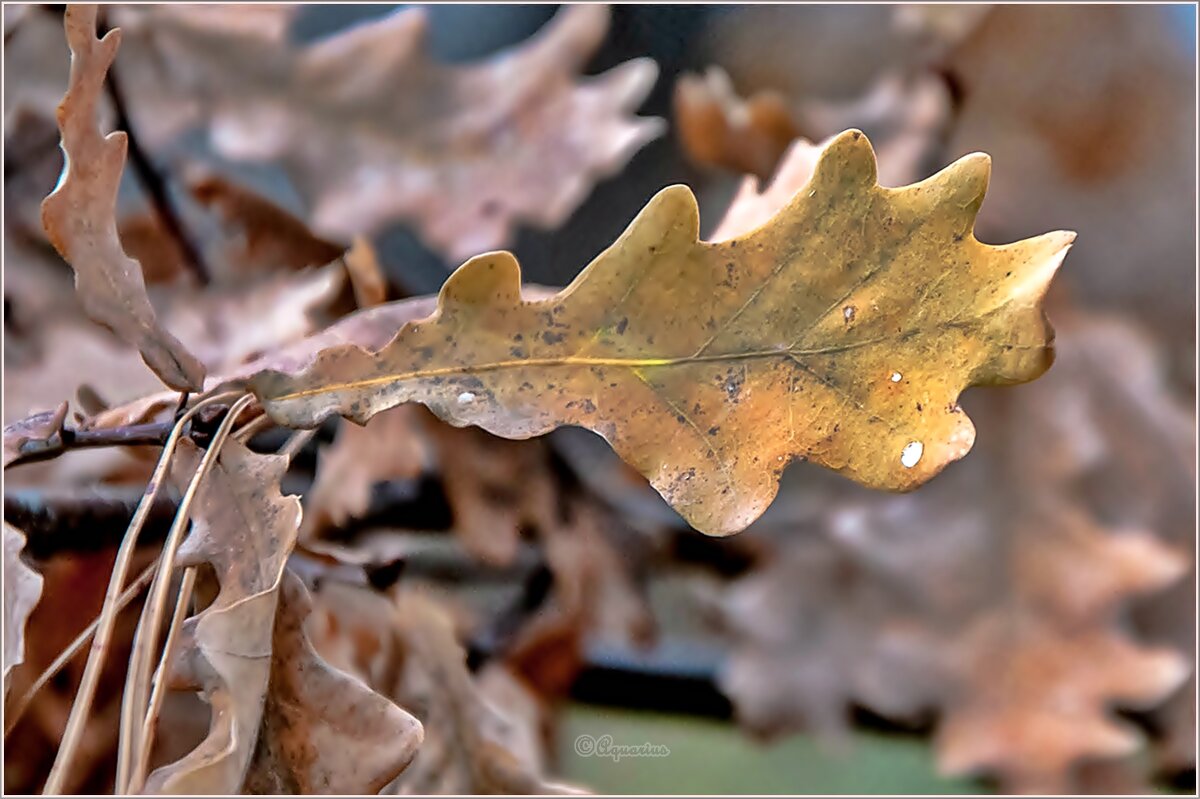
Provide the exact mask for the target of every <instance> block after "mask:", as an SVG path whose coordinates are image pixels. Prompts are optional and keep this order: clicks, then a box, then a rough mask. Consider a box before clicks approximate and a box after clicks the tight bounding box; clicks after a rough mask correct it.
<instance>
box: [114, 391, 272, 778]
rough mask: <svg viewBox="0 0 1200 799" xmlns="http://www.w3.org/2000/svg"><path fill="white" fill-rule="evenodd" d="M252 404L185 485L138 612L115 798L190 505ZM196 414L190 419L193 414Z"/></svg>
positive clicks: (132, 757)
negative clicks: (237, 424) (145, 596)
mask: <svg viewBox="0 0 1200 799" xmlns="http://www.w3.org/2000/svg"><path fill="white" fill-rule="evenodd" d="M253 401H254V397H253V396H252V395H249V394H247V395H245V396H243V397H242V398H241V399H239V400H238V401H237V402H235V403H234V404H233V407H231V408H230V409H229V413H228V414H226V416H225V418H224V419H223V420H222V421H221V425H220V427H218V428H217V432H216V433H214V434H213V438H212V442H211V443H210V444H209V446H208V449H207V450H205V452H204V456H203V457H202V458H201V459H200V466H199V467H198V468H197V469H196V473H195V474H194V475H193V476H192V479H191V481H190V482H189V483H188V486H187V490H186V491H184V494H183V498H182V499H181V500H180V501H179V510H178V511H177V512H176V513H175V521H174V523H172V525H171V530H170V532H168V533H167V540H166V543H165V544H164V545H163V553H162V565H161V567H160V568H159V570H158V572H157V573H156V574H155V575H154V582H153V583H151V585H150V595H149V596H148V597H147V599H146V604H145V606H144V607H143V608H142V616H141V618H140V619H139V620H138V626H137V630H136V631H135V632H134V635H133V651H132V654H131V655H130V657H129V671H128V672H127V673H126V675H125V694H124V696H123V697H122V700H121V727H120V737H119V740H118V744H117V778H116V788H117V793H128V792H129V791H128V787H129V782H130V779H131V777H132V776H133V772H132V768H133V764H134V763H135V762H137V759H138V758H139V757H140V749H141V747H142V745H143V744H145V743H146V742H144V741H140V740H139V739H138V738H137V734H138V732H139V730H140V725H139V723H138V720H139V719H144V718H145V712H146V709H147V702H148V697H147V694H148V685H149V681H150V672H151V663H152V662H153V658H154V653H155V651H157V649H158V633H159V629H160V628H161V626H162V619H163V615H164V613H165V611H166V605H167V591H168V589H169V587H170V579H171V573H172V571H174V568H175V555H176V553H177V552H178V550H179V544H180V542H181V541H182V540H183V533H184V531H185V530H186V529H187V524H188V520H189V518H190V515H191V505H192V501H193V500H194V499H195V496H196V492H197V491H198V490H199V488H200V483H201V482H202V481H203V480H204V477H205V476H206V475H207V474H208V472H209V470H210V469H211V468H212V464H213V463H214V462H215V461H216V458H217V455H218V453H219V452H220V451H221V446H222V445H223V444H224V443H225V439H226V438H228V437H229V434H230V433H231V432H232V431H233V425H234V422H236V421H237V417H238V414H240V413H241V412H242V411H243V410H244V409H245V408H246V406H247V405H249V404H250V403H251V402H253ZM194 411H195V409H192V411H189V412H188V413H189V414H190V413H193V412H194Z"/></svg>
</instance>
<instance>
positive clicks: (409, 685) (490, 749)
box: [394, 591, 578, 794]
mask: <svg viewBox="0 0 1200 799" xmlns="http://www.w3.org/2000/svg"><path fill="white" fill-rule="evenodd" d="M395 612H396V625H397V626H396V632H397V636H398V639H399V641H400V645H401V648H402V651H403V654H404V667H403V674H402V677H401V680H402V682H401V686H400V691H399V694H400V696H399V698H400V699H401V700H402V701H406V703H411V705H412V706H414V707H416V708H419V713H418V715H419V716H420V717H421V718H422V720H423V722H424V725H425V730H426V738H425V742H424V745H423V746H422V747H421V751H420V752H419V753H418V755H417V757H416V759H415V760H414V761H413V763H412V766H410V767H409V769H408V770H407V771H405V772H404V774H402V775H401V776H400V780H399V782H398V784H397V785H396V786H394V787H395V788H396V789H397V790H396V791H395V792H396V793H414V794H423V793H445V794H472V793H475V794H479V793H496V794H561V793H577V792H578V791H577V790H576V789H574V788H573V787H572V786H568V785H565V784H561V783H554V782H550V781H548V780H546V778H545V777H544V776H543V775H542V774H541V773H540V771H539V769H538V765H539V764H537V763H535V762H530V760H529V758H528V757H527V755H528V752H527V751H526V752H521V751H520V750H519V749H518V748H517V747H516V746H514V744H518V743H519V742H518V741H517V740H514V738H515V736H514V735H513V731H514V729H513V728H514V726H515V725H514V720H512V719H510V718H508V717H507V716H505V715H504V714H503V713H502V712H500V710H499V709H498V708H496V707H495V706H493V705H492V704H491V703H489V702H488V701H487V699H486V698H485V697H484V695H483V693H482V692H481V690H480V686H479V685H478V684H477V683H476V681H475V678H474V677H473V676H472V675H471V672H469V671H468V670H467V665H466V651H465V650H464V649H463V648H462V646H461V645H459V643H458V641H457V640H456V639H455V636H454V629H453V625H452V623H451V618H450V616H449V614H448V613H447V612H446V611H445V610H443V609H442V608H441V607H439V606H438V605H437V604H436V603H435V602H434V601H433V600H432V599H431V598H429V597H428V596H425V595H422V594H420V593H418V592H416V591H407V592H401V593H400V594H399V595H398V596H397V598H396V608H395Z"/></svg>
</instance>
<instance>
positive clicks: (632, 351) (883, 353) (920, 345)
mask: <svg viewBox="0 0 1200 799" xmlns="http://www.w3.org/2000/svg"><path fill="white" fill-rule="evenodd" d="M988 172H989V162H988V160H987V158H986V157H985V156H981V155H977V156H972V157H969V158H965V159H962V160H960V161H958V162H957V163H955V164H954V165H952V166H950V167H948V168H946V169H945V170H943V171H942V172H940V173H938V174H937V175H935V176H934V177H932V178H930V179H928V180H927V181H924V182H922V183H920V184H917V185H916V186H910V187H907V188H903V189H884V188H881V187H880V186H879V185H878V184H877V183H876V181H875V158H874V154H873V153H872V151H871V148H870V145H869V144H868V143H867V141H866V139H865V137H863V135H862V134H861V133H859V132H857V131H847V132H846V133H844V134H842V135H840V136H838V137H837V138H835V139H834V140H833V141H832V142H831V143H830V144H828V145H827V147H826V149H825V150H824V152H823V154H822V157H821V159H820V161H819V162H818V164H817V167H816V170H815V173H814V176H813V178H812V180H811V181H810V182H809V183H808V184H807V185H808V191H807V193H805V192H803V191H802V192H801V193H800V194H799V195H798V196H797V197H796V198H794V199H793V201H792V202H791V203H790V204H789V205H788V206H787V207H786V208H785V209H784V210H783V211H781V212H780V213H779V214H778V215H777V216H776V217H774V219H772V220H771V222H769V223H768V224H767V225H765V226H763V227H761V228H759V229H757V230H755V231H753V232H751V233H749V234H746V235H743V236H741V237H739V238H736V239H733V240H730V241H727V242H721V243H715V244H714V243H708V242H700V241H698V238H697V236H698V228H699V217H698V210H697V208H696V201H695V198H694V196H693V195H692V193H691V192H690V191H689V190H688V189H687V188H686V187H683V186H676V187H671V188H668V189H664V190H663V191H662V192H660V193H659V194H658V195H657V196H656V197H655V198H654V199H652V200H651V201H650V203H649V204H648V205H647V206H646V208H645V209H644V210H643V211H642V213H641V214H640V215H639V216H638V217H637V219H635V220H634V222H633V223H632V224H631V225H630V227H629V228H628V230H627V231H626V232H625V233H624V235H623V236H622V237H621V238H620V239H619V240H618V241H617V242H616V243H615V244H613V245H612V246H611V247H610V248H609V249H608V250H606V251H605V252H603V253H602V254H601V255H600V256H598V257H597V258H596V260H595V261H593V262H592V263H591V264H590V265H589V266H588V267H587V269H585V270H584V272H583V273H581V274H580V276H579V277H578V278H576V280H575V281H574V282H573V283H572V284H571V286H569V287H568V288H567V289H564V290H563V291H562V292H561V293H559V294H558V295H555V296H554V297H553V298H551V299H549V300H546V301H542V302H528V301H525V300H523V299H522V297H521V293H520V268H519V266H518V264H517V262H516V259H515V258H514V257H513V256H512V255H511V254H508V253H494V254H488V255H483V256H479V257H476V258H474V259H472V260H471V261H469V262H467V263H466V264H464V265H463V266H462V267H461V268H460V269H459V270H458V271H456V272H455V273H454V274H453V275H452V276H451V277H450V279H449V280H447V282H446V284H445V285H444V286H443V287H442V291H441V294H440V295H439V303H438V311H437V312H436V313H435V314H434V316H433V317H431V318H429V319H427V320H424V321H422V322H419V323H414V324H410V325H408V326H406V327H404V328H403V329H401V330H400V332H399V333H398V334H397V336H396V338H395V339H393V340H392V341H391V342H390V343H389V344H388V345H387V346H386V347H385V348H384V349H382V350H381V351H379V352H378V353H371V352H367V351H364V350H362V349H359V348H356V347H338V348H333V349H329V350H326V351H324V352H322V353H321V354H320V355H318V356H317V357H316V359H315V360H314V361H313V362H312V364H311V365H310V366H309V367H308V368H307V369H305V370H304V371H302V372H300V373H298V374H292V375H289V374H285V373H282V372H278V371H264V372H261V373H259V374H257V375H255V376H253V377H252V378H251V379H250V380H249V382H248V384H249V386H250V387H251V389H252V390H253V391H254V392H255V393H256V394H257V395H258V397H259V398H260V400H261V402H262V404H263V407H264V409H265V410H266V411H267V413H268V414H269V415H270V416H271V417H272V418H273V419H275V420H276V422H278V423H280V424H283V425H285V426H288V427H312V426H314V425H316V424H318V423H319V422H320V421H321V420H322V419H324V418H326V417H328V416H330V415H331V414H334V413H339V414H342V415H345V416H347V417H349V418H352V419H355V420H357V421H359V422H364V421H366V420H367V419H369V418H370V417H371V416H372V415H374V414H375V413H377V412H379V411H381V410H384V409H386V408H390V407H393V406H395V405H397V404H400V403H403V402H414V401H415V402H420V403H422V404H425V405H427V406H428V407H430V409H431V410H433V411H434V413H436V414H437V415H438V416H439V417H441V418H443V419H445V420H446V421H448V422H450V423H451V424H453V425H455V426H465V425H469V424H474V425H478V426H480V427H483V428H484V429H486V430H488V431H489V432H492V433H495V434H497V435H500V436H504V437H508V438H528V437H530V436H535V435H540V434H544V433H547V432H549V431H550V430H551V429H553V428H555V427H559V426H562V425H579V426H582V427H586V428H588V429H590V430H593V431H595V432H598V433H600V434H601V435H602V436H603V437H604V438H605V439H606V440H608V441H609V443H610V444H612V446H613V448H614V449H615V450H616V451H617V453H618V454H620V455H621V456H622V457H623V458H624V459H625V460H626V461H628V462H629V463H630V464H632V465H633V466H634V467H635V468H637V469H638V471H640V472H641V473H642V474H643V475H644V476H646V477H647V478H648V479H649V480H650V482H651V484H652V485H653V486H654V487H655V488H656V489H657V490H658V491H659V492H660V493H661V494H662V495H663V496H664V498H666V499H667V501H668V502H670V503H671V505H672V506H673V507H674V508H675V509H676V510H677V511H679V513H680V514H681V515H683V516H684V518H685V519H687V520H688V521H689V522H690V523H691V524H692V525H693V526H695V527H696V528H697V529H699V530H702V531H704V532H707V533H711V534H729V533H733V532H736V531H738V530H741V529H742V528H744V527H745V526H746V525H748V524H749V523H750V522H752V521H753V520H754V519H755V518H756V517H758V516H759V515H760V514H761V513H762V511H763V510H764V509H765V508H766V507H767V505H769V504H770V502H771V500H772V499H773V498H774V496H775V493H776V491H777V488H778V479H779V474H780V473H781V472H782V471H783V468H784V467H785V466H786V465H787V464H788V463H789V462H790V461H792V460H793V459H796V458H802V459H808V460H812V461H814V462H816V463H819V464H821V465H824V466H827V467H829V468H832V469H835V470H837V471H839V472H842V473H843V474H845V475H846V476H849V477H851V478H853V479H855V480H857V481H859V482H861V483H864V484H866V485H868V486H871V487H876V488H889V489H897V490H903V489H911V488H915V487H916V486H918V485H920V484H921V483H922V482H924V481H925V480H927V479H929V478H930V477H932V476H933V475H935V474H937V473H938V472H939V471H941V469H942V468H944V467H945V466H946V465H947V464H948V463H950V462H952V461H954V460H957V459H958V458H961V457H962V456H963V455H964V454H966V452H967V451H968V450H969V449H970V447H971V444H972V442H973V440H974V427H973V425H972V424H971V422H970V421H969V420H968V419H967V417H966V415H965V414H964V413H962V412H961V410H960V409H959V408H958V406H957V404H956V403H957V398H958V395H959V392H960V391H962V390H963V388H965V387H966V386H968V385H978V384H987V383H1012V382H1021V381H1024V380H1030V379H1033V378H1035V377H1037V376H1038V375H1039V374H1041V373H1042V372H1043V371H1044V370H1045V368H1046V367H1047V366H1048V365H1049V351H1048V350H1047V324H1046V322H1045V319H1044V318H1043V315H1042V311H1041V308H1040V301H1041V297H1042V295H1043V293H1044V292H1045V290H1046V286H1047V284H1048V281H1049V280H1050V277H1051V276H1052V275H1053V273H1054V271H1055V269H1056V268H1057V267H1058V265H1059V263H1060V262H1061V260H1062V258H1063V256H1064V255H1065V254H1066V251H1067V249H1068V248H1069V246H1070V243H1071V240H1072V234H1070V233H1065V232H1058V233H1049V234H1045V235H1043V236H1040V237H1038V238H1035V239H1029V240H1026V241H1023V242H1018V243H1016V244H1011V245H1006V246H1003V247H993V246H990V245H985V244H982V243H980V242H978V241H976V240H975V238H974V237H973V235H972V234H971V230H972V224H973V220H974V216H975V213H976V212H977V210H978V208H979V204H980V203H981V202H982V199H983V192H984V189H985V186H986V182H987V175H988ZM931 264H935V265H937V266H935V267H933V268H931V266H930V265H931ZM801 287H803V289H802V288H801ZM799 292H802V293H799Z"/></svg>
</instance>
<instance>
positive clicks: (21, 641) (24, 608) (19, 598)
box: [4, 430, 42, 697]
mask: <svg viewBox="0 0 1200 799" xmlns="http://www.w3.org/2000/svg"><path fill="white" fill-rule="evenodd" d="M5 432H6V433H7V430H6V431H5ZM6 438H7V436H6ZM5 450H6V452H5V458H6V459H7V446H6V447H5ZM24 548H25V535H24V534H23V533H22V532H21V531H20V530H18V529H17V528H15V527H13V526H12V525H10V524H9V523H8V522H5V523H4V695H5V696H6V697H7V696H8V674H9V672H10V671H11V670H12V668H13V667H14V666H17V665H19V664H21V663H24V662H25V623H26V622H27V621H28V620H29V614H30V613H33V609H34V608H35V607H37V603H38V600H39V599H41V596H42V576H41V575H40V574H38V573H37V572H35V571H34V570H33V569H31V568H29V567H28V566H26V565H25V563H23V562H22V561H21V550H22V549H24Z"/></svg>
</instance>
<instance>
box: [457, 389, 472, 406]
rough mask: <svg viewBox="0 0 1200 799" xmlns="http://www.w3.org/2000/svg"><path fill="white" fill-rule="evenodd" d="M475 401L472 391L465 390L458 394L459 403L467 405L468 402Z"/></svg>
mask: <svg viewBox="0 0 1200 799" xmlns="http://www.w3.org/2000/svg"><path fill="white" fill-rule="evenodd" d="M474 401H475V395H474V394H472V393H471V392H470V391H464V392H463V393H461V394H459V395H458V404H459V405H466V404H467V403H470V402H474Z"/></svg>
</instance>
